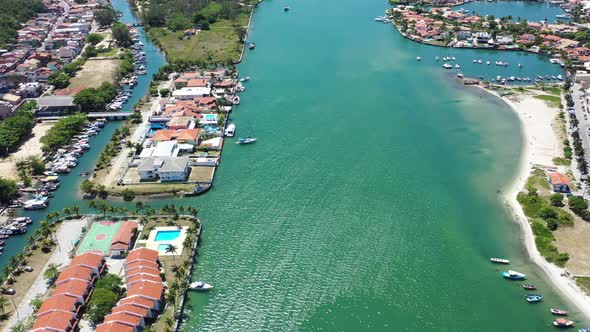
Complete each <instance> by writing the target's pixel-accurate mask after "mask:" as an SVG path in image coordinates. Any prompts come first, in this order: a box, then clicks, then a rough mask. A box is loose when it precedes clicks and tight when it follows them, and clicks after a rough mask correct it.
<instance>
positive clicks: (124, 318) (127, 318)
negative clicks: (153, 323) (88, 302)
mask: <svg viewBox="0 0 590 332" xmlns="http://www.w3.org/2000/svg"><path fill="white" fill-rule="evenodd" d="M104 322H105V323H108V322H123V323H128V324H133V325H135V326H139V324H141V317H137V316H135V315H131V314H127V313H124V312H119V313H115V314H110V315H107V316H106V317H105V319H104Z"/></svg>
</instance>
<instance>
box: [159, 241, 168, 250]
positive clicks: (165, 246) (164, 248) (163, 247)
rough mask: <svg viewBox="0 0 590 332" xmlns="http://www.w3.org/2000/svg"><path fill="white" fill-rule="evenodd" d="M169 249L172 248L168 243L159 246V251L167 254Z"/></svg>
mask: <svg viewBox="0 0 590 332" xmlns="http://www.w3.org/2000/svg"><path fill="white" fill-rule="evenodd" d="M168 247H170V245H169V244H168V243H166V244H160V245H159V246H158V251H159V252H165V251H166V250H167V249H168Z"/></svg>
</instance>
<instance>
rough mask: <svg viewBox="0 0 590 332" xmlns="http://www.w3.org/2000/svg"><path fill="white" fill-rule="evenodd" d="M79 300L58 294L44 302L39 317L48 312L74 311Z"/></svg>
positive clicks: (38, 312) (38, 313)
mask: <svg viewBox="0 0 590 332" xmlns="http://www.w3.org/2000/svg"><path fill="white" fill-rule="evenodd" d="M76 303H77V300H76V298H75V297H71V296H67V295H63V294H57V295H53V296H52V297H50V298H48V299H47V300H45V301H43V304H42V305H41V308H39V311H37V317H38V316H40V315H42V314H44V313H46V312H48V311H55V310H60V311H73V310H74V309H75V305H76Z"/></svg>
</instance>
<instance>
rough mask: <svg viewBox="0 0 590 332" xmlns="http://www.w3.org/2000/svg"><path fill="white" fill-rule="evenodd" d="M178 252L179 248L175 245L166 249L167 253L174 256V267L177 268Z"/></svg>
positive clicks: (170, 245)
mask: <svg viewBox="0 0 590 332" xmlns="http://www.w3.org/2000/svg"><path fill="white" fill-rule="evenodd" d="M177 250H178V248H177V247H176V246H175V245H173V244H169V245H168V248H166V253H167V254H172V260H173V261H174V266H176V251H177Z"/></svg>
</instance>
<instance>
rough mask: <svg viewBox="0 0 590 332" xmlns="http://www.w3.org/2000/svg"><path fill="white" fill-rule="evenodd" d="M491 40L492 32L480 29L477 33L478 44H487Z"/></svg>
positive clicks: (475, 40)
mask: <svg viewBox="0 0 590 332" xmlns="http://www.w3.org/2000/svg"><path fill="white" fill-rule="evenodd" d="M489 40H490V34H489V33H487V32H485V31H479V32H476V33H475V38H474V40H473V41H474V42H476V43H478V44H487V42H488V41H489Z"/></svg>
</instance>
